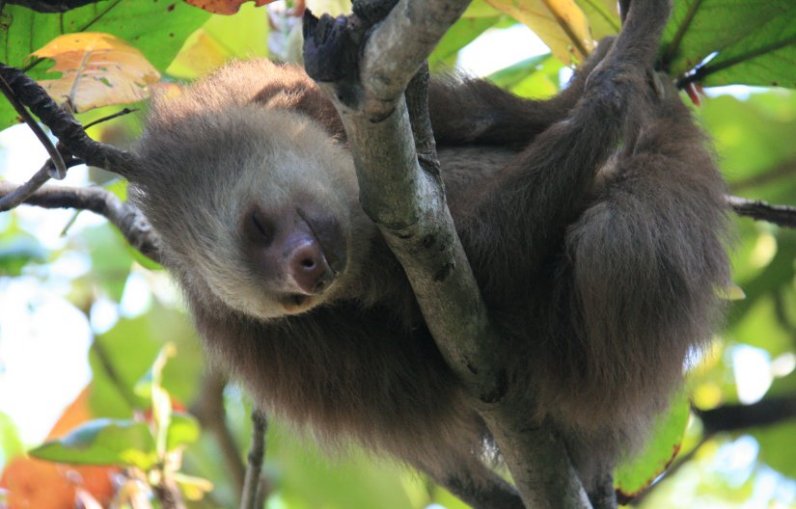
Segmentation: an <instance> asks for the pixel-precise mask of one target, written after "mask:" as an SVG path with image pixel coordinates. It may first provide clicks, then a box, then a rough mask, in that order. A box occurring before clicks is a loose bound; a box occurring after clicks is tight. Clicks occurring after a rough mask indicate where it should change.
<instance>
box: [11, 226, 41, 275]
mask: <svg viewBox="0 0 796 509" xmlns="http://www.w3.org/2000/svg"><path fill="white" fill-rule="evenodd" d="M46 259H47V250H46V249H44V247H42V245H41V244H40V243H39V241H38V240H36V239H35V238H34V237H32V236H30V235H27V234H18V235H16V236H14V237H13V238H12V239H11V240H9V241H7V242H2V243H0V275H3V276H18V275H19V274H20V273H21V272H22V268H23V267H25V265H27V264H28V263H30V262H43V261H45V260H46Z"/></svg>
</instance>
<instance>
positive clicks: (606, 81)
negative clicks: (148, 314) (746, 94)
mask: <svg viewBox="0 0 796 509" xmlns="http://www.w3.org/2000/svg"><path fill="white" fill-rule="evenodd" d="M651 3H653V4H654V3H655V2H651ZM657 4H661V2H657ZM631 23H633V20H632V16H631V20H630V21H629V25H628V26H631ZM635 23H636V24H637V28H638V27H639V26H640V27H641V28H638V29H637V33H635V35H634V34H632V33H631V34H629V35H626V36H624V37H625V39H622V38H620V39H619V40H618V41H617V43H616V44H614V48H613V49H612V50H611V52H610V53H609V54H608V56H607V57H606V63H605V65H603V64H601V65H600V66H599V68H598V69H597V70H595V71H594V72H592V73H591V74H589V72H590V70H591V69H592V68H593V67H594V65H595V64H596V63H597V62H598V61H599V60H600V58H602V56H603V55H604V54H605V52H606V50H607V49H608V47H609V46H610V44H607V45H604V46H603V47H602V48H601V50H600V51H599V55H598V56H597V57H595V58H593V59H592V61H591V62H589V63H588V64H587V65H586V68H585V70H584V71H582V72H580V73H578V74H577V75H576V78H575V80H574V81H573V83H572V84H571V85H570V87H569V88H568V89H567V90H566V91H565V92H564V93H562V94H561V95H560V96H558V97H557V98H555V99H553V100H551V101H547V102H535V101H525V100H521V99H518V98H516V97H512V96H510V95H509V94H507V93H505V92H503V91H501V90H499V89H497V88H495V87H493V86H491V85H489V84H487V83H485V82H483V81H477V80H476V81H463V82H456V81H450V80H449V81H447V82H442V83H436V84H434V85H433V86H432V89H431V94H430V96H431V110H432V122H433V124H434V127H435V134H436V136H437V140H438V142H439V146H440V159H441V163H442V170H443V176H444V178H445V183H446V186H447V190H448V194H449V200H450V206H451V210H452V212H453V215H454V218H455V221H456V224H457V228H458V230H459V234H460V236H461V237H462V240H463V243H464V246H465V249H466V251H467V255H468V257H469V259H470V260H471V263H472V266H473V269H474V271H475V274H476V277H477V279H478V282H479V284H480V287H481V289H482V292H483V295H484V298H485V300H486V302H487V305H488V307H489V310H490V313H491V315H492V317H493V318H494V320H495V321H496V323H497V325H498V326H499V327H500V329H501V330H502V332H503V335H504V337H505V340H506V341H507V342H509V343H510V345H511V351H512V352H513V355H512V358H511V359H510V360H509V366H508V371H509V373H510V380H511V384H512V388H513V390H515V391H519V392H521V393H522V395H521V397H524V398H526V400H527V401H532V402H534V403H533V404H529V408H528V417H527V418H528V421H529V422H532V421H533V420H535V419H551V420H552V421H553V422H555V423H556V425H557V426H558V429H559V430H560V431H561V433H562V435H563V437H564V439H565V440H566V442H567V446H568V448H569V452H570V455H571V456H572V458H573V461H574V462H575V465H576V467H577V469H578V470H579V472H580V474H581V476H582V478H583V480H584V482H585V484H586V485H587V487H589V488H593V487H595V486H594V485H595V483H597V481H596V479H598V478H601V477H604V476H605V473H606V472H607V471H609V470H610V468H611V467H612V466H613V465H614V463H615V461H616V459H617V457H618V456H619V455H621V454H622V453H623V452H626V451H627V450H629V449H632V447H634V446H635V445H637V444H638V442H639V440H640V439H641V438H642V437H643V436H644V431H645V430H646V428H647V427H648V424H649V420H650V419H651V417H652V416H654V415H655V414H656V413H657V412H659V411H660V410H661V409H663V408H664V407H665V405H666V403H667V400H668V396H669V394H670V393H671V391H672V389H673V388H674V387H675V386H677V384H678V382H679V380H680V378H681V372H682V369H683V364H684V360H685V358H686V357H687V355H688V354H689V352H691V351H692V349H693V348H694V347H695V346H699V345H701V344H702V343H703V342H704V341H706V340H707V339H709V337H710V334H711V326H712V325H713V322H714V320H715V318H716V316H717V309H718V305H717V302H716V297H715V290H716V288H717V287H718V286H721V285H723V284H725V282H726V281H727V278H728V264H727V257H726V254H725V250H724V247H723V244H722V238H723V235H724V232H725V230H726V228H725V206H724V203H723V190H724V186H723V183H722V180H721V178H720V176H719V174H718V172H717V171H716V169H715V167H714V164H713V162H712V160H711V157H710V155H709V153H708V152H706V151H705V149H704V148H703V143H704V140H703V136H702V134H701V133H700V132H699V130H698V129H697V128H696V127H695V126H694V124H693V122H692V120H691V118H690V115H689V113H688V111H687V110H686V109H685V107H684V106H683V105H682V104H681V103H680V101H679V99H678V98H677V96H676V91H674V90H673V89H672V88H670V87H669V88H667V89H666V93H665V98H664V99H660V98H659V97H658V94H656V93H655V92H654V89H653V88H652V87H651V86H650V85H649V82H648V81H647V80H646V76H647V75H645V74H644V72H643V69H644V67H645V66H646V65H649V62H648V60H650V61H651V56H650V55H652V54H653V53H652V52H653V49H654V44H655V43H656V42H657V38H656V37H657V35H656V34H657V33H658V31H659V29H660V25H661V23H660V20H654V19H653V20H651V21H649V23H648V24H647V25H644V24H643V23H641V22H640V21H638V20H636V21H635ZM650 24H651V25H650ZM646 32H651V35H649V34H646ZM640 34H643V35H640ZM645 37H646V38H647V39H650V40H651V42H649V41H647V43H646V46H645V44H644V43H639V40H641V39H643V38H645ZM633 38H635V39H633ZM645 48H646V49H645ZM651 48H652V49H651ZM644 51H646V53H644ZM634 65H635V67H634ZM638 68H641V70H640V71H639V70H638ZM587 77H588V84H587V83H586V81H587ZM343 138H344V133H343V132H342V129H341V127H340V122H339V119H338V118H337V116H336V114H335V113H334V109H333V108H332V107H331V104H330V103H329V102H328V101H327V100H326V99H325V97H324V96H323V95H322V94H321V93H320V91H319V90H318V88H317V87H316V85H315V84H314V83H313V82H312V81H311V80H310V79H309V78H307V77H306V76H305V75H304V74H303V72H302V71H301V70H299V69H297V68H293V67H289V66H280V65H275V64H272V63H269V62H266V61H251V62H238V63H234V64H232V65H230V66H228V67H226V68H224V69H222V70H220V71H219V72H217V73H215V74H214V75H213V76H211V77H209V78H207V79H205V80H203V81H201V82H199V83H197V84H196V85H194V86H192V87H190V88H188V89H187V90H186V91H185V92H184V94H183V95H182V96H181V97H178V98H176V99H172V100H166V99H161V100H159V101H157V102H156V103H155V105H154V107H153V112H152V115H151V119H150V122H149V126H148V128H147V132H146V134H145V136H144V138H143V140H142V142H141V146H140V154H141V156H142V157H143V158H144V159H145V160H146V161H147V165H146V167H147V170H146V173H144V174H142V175H141V176H140V177H139V179H138V181H137V182H136V185H137V188H138V197H137V199H138V201H139V203H140V205H141V207H142V208H143V209H144V211H145V213H146V214H147V216H148V217H149V218H150V220H151V221H152V222H153V224H154V225H155V227H156V229H157V230H158V231H159V232H160V233H161V235H162V236H163V238H164V241H165V244H166V249H167V252H166V256H165V259H166V264H167V265H168V266H169V268H170V269H171V270H172V271H173V272H174V274H175V275H176V276H177V278H178V279H179V281H180V282H181V284H182V286H183V287H184V289H185V292H186V295H187V297H188V301H189V303H190V305H191V309H192V312H193V314H194V317H195V320H196V323H197V326H198V328H199V330H200V331H201V333H202V336H203V338H204V340H205V342H206V344H207V347H208V349H209V351H210V354H211V356H212V357H213V358H214V359H215V360H217V361H218V362H220V363H221V364H222V365H223V366H224V367H225V368H226V369H227V370H229V371H230V372H231V373H232V374H233V375H234V377H235V378H236V379H238V380H240V381H241V383H242V384H243V385H244V386H245V387H246V388H247V389H248V391H249V392H250V393H251V394H252V396H253V398H254V399H255V401H256V402H257V404H258V405H260V406H262V407H265V408H267V409H268V410H269V411H272V412H275V413H277V414H278V415H280V416H281V417H284V418H287V419H289V420H290V421H292V422H294V423H296V424H297V425H299V426H302V427H306V428H307V429H310V430H312V431H313V432H314V433H315V434H317V435H318V436H319V437H320V438H322V439H323V440H324V441H326V442H332V443H338V444H345V443H346V442H347V441H349V440H353V441H356V442H359V443H362V444H364V445H365V446H366V447H368V448H370V449H372V450H375V451H382V452H385V453H387V454H390V455H393V456H396V457H398V458H400V459H403V460H405V461H407V462H409V463H411V464H413V465H415V466H417V467H419V468H422V469H424V470H426V471H427V472H429V473H430V474H431V475H432V476H434V477H435V478H436V479H438V480H440V481H441V482H446V483H447V485H448V486H450V487H451V488H452V489H454V490H457V491H458V492H459V493H460V494H461V495H462V496H464V497H466V498H468V500H469V501H470V502H471V503H474V504H476V505H479V506H484V507H490V506H500V507H513V506H517V504H518V503H519V502H518V500H517V499H516V498H515V497H514V496H513V495H510V494H507V492H506V491H505V487H504V486H501V485H500V482H499V481H496V480H495V478H494V477H493V476H492V475H491V474H490V473H489V472H488V471H487V470H486V469H485V468H484V467H483V466H482V465H481V463H480V461H479V455H480V454H481V452H482V450H483V447H484V444H485V442H484V440H485V438H486V437H487V434H486V431H485V429H484V426H483V424H482V423H481V421H480V419H479V418H478V416H477V414H476V413H475V412H474V411H473V410H472V409H471V408H469V407H468V406H467V405H466V403H465V398H464V396H463V394H462V390H461V388H460V386H459V385H458V383H457V381H456V380H455V378H454V377H453V375H452V373H451V372H450V370H449V369H448V368H447V367H446V365H445V363H444V362H443V360H442V358H441V356H440V354H439V352H438V351H437V349H436V347H435V344H434V342H433V340H432V338H431V337H430V335H429V332H428V330H427V329H426V327H425V325H424V323H423V320H422V318H421V316H420V314H419V312H418V310H417V306H416V304H415V301H414V298H413V294H412V292H411V289H410V287H409V285H408V283H407V281H406V279H405V276H404V274H403V272H402V270H401V269H400V267H399V265H398V264H397V262H396V261H395V259H394V258H393V257H392V255H391V253H390V252H389V250H388V249H387V248H386V247H385V245H384V243H383V241H382V239H381V237H380V236H379V235H378V233H377V230H376V229H375V228H374V226H373V225H372V224H371V222H370V221H369V220H368V219H367V217H365V215H364V213H363V212H362V210H361V209H360V207H359V205H358V202H357V185H356V179H355V174H354V170H353V163H352V161H351V157H350V155H349V154H348V152H347V151H346V150H345V147H344V144H343V143H344V141H343ZM620 141H621V142H622V143H621V145H620V144H619V142H620ZM252 201H254V202H257V203H258V204H259V205H260V206H262V207H264V209H265V210H266V211H270V212H269V213H273V214H277V213H281V212H280V211H283V210H288V209H289V208H290V207H291V206H293V205H291V204H298V205H297V206H301V207H304V206H306V207H308V208H311V209H313V210H314V209H320V210H322V211H324V212H317V217H321V216H323V217H327V216H328V217H331V218H332V219H333V220H335V221H338V222H339V224H340V228H341V232H342V233H341V234H340V235H341V237H342V240H341V241H340V242H342V243H343V244H344V246H345V252H346V256H347V265H346V269H345V271H344V272H343V273H341V274H340V275H339V276H338V278H337V280H336V281H335V282H334V284H333V285H332V286H331V287H330V288H329V290H328V291H327V292H324V293H323V294H322V295H320V296H313V297H312V299H311V300H310V303H309V304H307V307H306V308H302V309H300V310H299V311H297V312H295V313H293V312H292V311H291V312H288V311H286V310H285V309H282V308H280V307H279V305H278V304H275V303H274V301H273V299H272V296H271V295H269V291H268V290H267V288H266V289H265V290H264V289H263V288H262V284H260V283H259V282H258V280H257V279H256V278H255V277H254V276H253V275H252V274H253V273H254V272H253V271H252V270H251V267H250V266H249V262H248V261H247V258H246V257H245V256H243V255H242V254H241V252H242V251H243V247H242V244H243V243H245V241H244V240H243V239H241V237H240V235H239V233H238V230H239V228H238V222H239V218H240V217H241V215H243V214H245V212H244V211H245V210H246V207H248V206H249V204H250V203H251V202H252ZM324 214H326V215H325V216H324ZM484 485H488V486H489V487H488V488H484V489H481V488H473V486H484Z"/></svg>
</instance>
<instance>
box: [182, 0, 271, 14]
mask: <svg viewBox="0 0 796 509" xmlns="http://www.w3.org/2000/svg"><path fill="white" fill-rule="evenodd" d="M185 1H186V2H188V3H189V4H191V5H194V6H196V7H199V8H200V9H204V10H206V11H207V12H212V13H213V14H235V13H236V12H238V9H240V6H241V5H243V4H245V3H246V2H248V1H250V0H185ZM253 1H254V5H256V6H257V7H262V6H263V5H267V4H270V3H271V2H273V1H274V0H253Z"/></svg>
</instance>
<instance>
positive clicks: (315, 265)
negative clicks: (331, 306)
mask: <svg viewBox="0 0 796 509" xmlns="http://www.w3.org/2000/svg"><path fill="white" fill-rule="evenodd" d="M288 267H289V271H290V276H291V277H292V278H293V281H294V282H295V283H296V286H298V288H299V289H300V290H301V291H303V292H304V293H306V294H309V295H311V294H316V293H320V292H322V291H323V290H325V289H326V287H327V286H328V285H329V283H330V282H331V280H332V279H333V276H334V274H333V272H332V270H331V269H330V268H329V264H328V263H326V257H325V256H324V254H323V249H322V248H321V245H320V244H319V243H318V241H317V240H315V239H313V238H308V239H306V240H305V242H302V243H301V244H299V245H298V246H296V247H295V248H294V249H293V251H292V252H291V253H290V255H289V258H288Z"/></svg>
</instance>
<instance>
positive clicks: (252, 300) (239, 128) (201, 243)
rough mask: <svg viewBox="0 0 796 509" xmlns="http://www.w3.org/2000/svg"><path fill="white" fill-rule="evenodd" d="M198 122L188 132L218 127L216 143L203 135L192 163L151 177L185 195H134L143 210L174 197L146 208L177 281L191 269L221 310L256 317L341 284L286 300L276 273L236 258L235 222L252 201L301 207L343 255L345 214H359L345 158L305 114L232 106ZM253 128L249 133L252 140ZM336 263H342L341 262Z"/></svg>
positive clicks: (329, 293)
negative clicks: (340, 241) (323, 218)
mask: <svg viewBox="0 0 796 509" xmlns="http://www.w3.org/2000/svg"><path fill="white" fill-rule="evenodd" d="M172 120H173V119H172ZM176 123H177V124H179V122H176ZM218 123H223V124H224V125H218ZM206 124H211V125H205V126H203V125H198V126H197V123H196V121H195V119H194V120H191V126H192V127H194V128H195V129H196V130H197V131H200V132H197V135H199V136H203V133H202V132H201V131H202V130H203V129H204V128H207V129H213V130H217V131H218V132H219V133H224V136H223V139H218V138H210V139H211V140H212V141H209V142H208V144H205V145H206V146H204V147H203V148H202V149H201V150H202V151H203V152H204V151H207V155H206V156H205V157H204V158H203V154H201V153H199V154H194V155H192V156H191V158H193V157H196V160H185V159H186V158H185V157H183V159H182V160H174V161H170V164H169V168H168V169H167V171H168V172H169V173H170V175H165V174H161V177H163V178H169V177H171V178H174V179H175V180H178V181H181V183H180V185H181V186H182V187H187V188H189V189H188V192H187V193H180V195H181V196H182V195H185V196H187V197H189V198H190V199H189V200H188V201H186V200H184V199H183V198H181V197H177V196H175V197H169V196H158V193H157V191H156V190H155V189H154V186H155V184H153V185H152V186H150V187H153V189H144V193H145V195H149V196H148V197H147V196H145V198H144V199H143V203H142V206H143V207H144V208H145V209H146V208H147V207H146V205H147V201H149V200H152V199H160V200H166V201H168V200H170V199H173V200H174V203H171V202H170V205H169V214H168V216H158V215H157V214H154V215H153V217H152V221H153V223H154V224H155V227H156V229H157V230H158V231H159V232H160V233H161V235H168V236H169V238H170V242H169V248H170V249H172V250H173V251H174V252H173V254H172V256H171V257H168V258H170V259H171V260H172V263H173V265H176V267H175V268H176V269H177V270H179V271H180V272H181V273H182V274H185V275H186V276H187V277H193V278H196V277H197V275H198V276H199V277H200V278H201V279H202V280H203V281H201V282H203V283H204V284H205V285H206V286H207V287H209V289H210V290H211V291H212V292H213V294H215V296H216V297H218V298H219V299H220V300H222V301H223V302H225V303H226V304H227V305H228V306H230V307H232V308H234V309H236V310H238V311H241V312H243V313H246V314H248V315H251V316H253V317H257V318H261V319H269V318H274V317H278V316H284V315H286V314H296V313H301V312H304V311H307V310H308V309H311V308H312V307H314V306H317V305H319V304H321V303H323V302H325V301H326V300H328V299H329V298H333V297H334V295H336V294H338V293H339V292H340V290H341V288H343V287H345V285H346V282H347V281H349V280H350V278H351V275H350V274H349V273H346V272H343V273H342V274H339V275H338V276H337V278H336V279H335V280H334V282H333V283H332V284H331V286H330V287H329V288H327V289H326V290H325V291H324V292H323V293H321V294H318V295H312V296H308V297H307V298H306V299H305V300H303V301H302V302H301V303H300V304H296V303H295V302H291V301H289V300H288V299H286V296H285V295H284V294H280V291H281V288H283V287H284V284H283V283H284V280H283V278H284V276H285V275H284V274H274V275H273V277H270V276H269V277H262V275H261V274H258V271H257V270H255V267H253V266H252V262H251V260H250V258H248V257H247V256H246V253H245V251H244V247H245V239H244V238H243V235H242V228H241V222H242V218H244V217H245V215H246V213H247V210H250V209H251V208H252V206H255V205H256V206H257V207H258V208H259V209H261V210H263V211H265V213H266V214H268V213H269V212H271V211H273V214H279V213H280V211H286V210H287V211H293V210H296V209H305V208H309V209H311V210H314V211H318V212H321V213H323V214H326V215H330V216H333V217H334V218H336V220H337V222H338V223H339V225H340V226H341V230H342V234H343V237H344V242H345V245H346V253H347V256H348V257H350V256H351V253H352V252H353V249H352V246H351V226H350V225H351V223H352V218H351V214H352V211H357V210H359V205H358V201H357V196H358V190H357V187H356V178H355V177H353V174H354V168H353V162H352V160H351V156H350V154H348V153H347V152H346V151H345V150H344V149H343V148H342V147H340V146H339V144H337V143H335V142H334V141H333V140H332V139H331V138H330V137H329V136H328V135H327V134H326V133H325V132H324V131H323V130H321V129H320V128H319V127H318V126H317V125H315V124H314V123H313V122H312V120H310V119H309V118H307V117H305V116H303V115H300V114H296V113H292V112H288V111H278V110H263V109H261V108H258V107H257V106H256V105H247V106H243V107H232V108H229V109H228V110H227V111H225V112H224V115H223V118H217V119H212V120H208V121H207V122H206ZM173 128H175V129H177V128H180V126H179V125H177V126H174V127H173ZM253 132H254V133H258V135H257V136H252V133H253ZM253 140H256V141H253ZM236 144H244V145H245V146H240V147H235V145H236ZM213 145H215V146H213ZM230 145H232V146H230ZM208 157H210V158H212V175H207V174H204V173H200V171H199V170H198V168H202V167H204V168H207V164H208V161H207V158H208ZM189 159H190V158H189ZM208 179H210V182H209V183H208ZM297 183H301V187H300V188H297ZM150 208H151V207H150ZM286 220H288V221H289V220H290V219H289V218H288V219H286ZM346 261H347V262H348V263H346V264H345V265H346V266H347V267H351V265H352V264H351V263H350V262H351V260H346ZM195 283H200V282H199V281H195Z"/></svg>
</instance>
